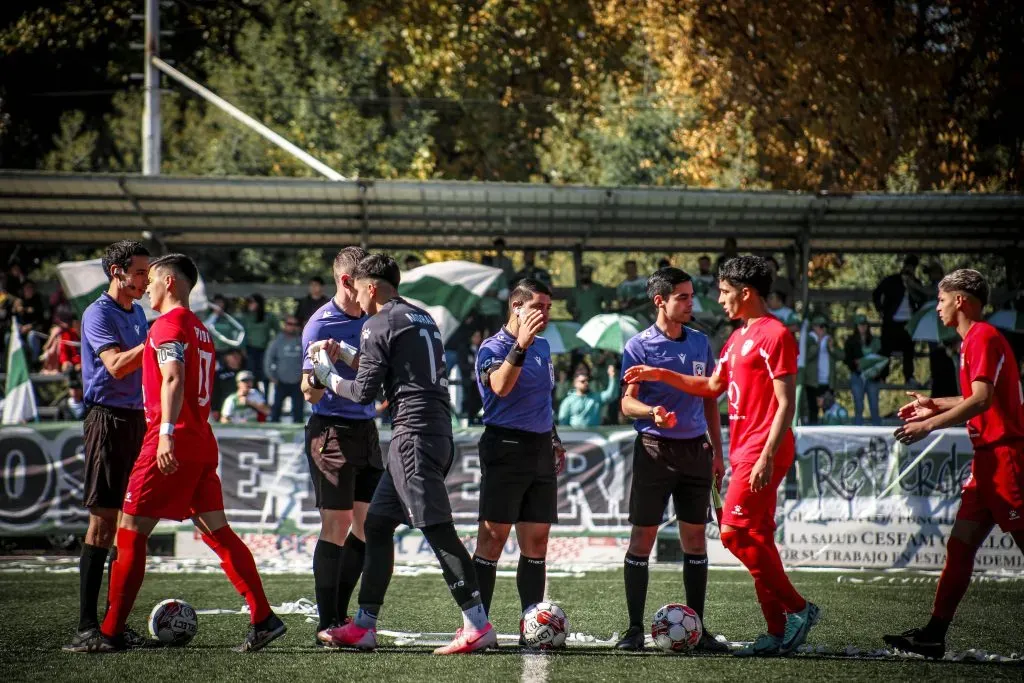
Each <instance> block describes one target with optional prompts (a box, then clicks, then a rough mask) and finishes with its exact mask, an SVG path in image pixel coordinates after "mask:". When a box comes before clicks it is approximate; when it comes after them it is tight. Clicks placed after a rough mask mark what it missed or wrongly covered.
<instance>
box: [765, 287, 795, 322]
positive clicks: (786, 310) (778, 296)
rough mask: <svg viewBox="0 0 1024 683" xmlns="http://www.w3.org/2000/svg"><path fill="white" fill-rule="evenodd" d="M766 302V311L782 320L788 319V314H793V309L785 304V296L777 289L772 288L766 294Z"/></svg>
mask: <svg viewBox="0 0 1024 683" xmlns="http://www.w3.org/2000/svg"><path fill="white" fill-rule="evenodd" d="M765 303H767V304H768V312H769V313H771V314H772V315H774V316H775V317H776V318H778V319H779V320H781V321H782V322H786V321H787V320H789V316H791V315H793V313H794V311H793V309H792V308H790V307H789V306H787V305H786V298H785V296H784V295H783V294H782V292H779V291H777V290H774V289H773V290H772V291H771V292H770V293H769V294H768V299H767V300H766V301H765Z"/></svg>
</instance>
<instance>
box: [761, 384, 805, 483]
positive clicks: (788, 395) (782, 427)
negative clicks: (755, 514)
mask: <svg viewBox="0 0 1024 683" xmlns="http://www.w3.org/2000/svg"><path fill="white" fill-rule="evenodd" d="M772 391H773V392H774V393H775V401H776V403H778V407H777V408H776V410H775V417H774V418H772V426H771V429H770V430H769V431H768V440H767V441H766V442H765V444H764V449H763V450H762V451H761V455H760V457H758V459H757V462H755V463H754V467H753V468H751V471H750V490H751V491H758V490H760V489H763V488H764V487H766V486H768V484H769V483H770V482H771V479H772V469H773V468H774V465H775V454H776V453H777V452H778V451H779V446H781V445H782V438H783V436H784V435H785V434H786V430H788V429H789V426H790V424H792V422H793V413H794V412H795V411H796V375H795V374H794V375H783V376H782V377H775V378H774V379H772Z"/></svg>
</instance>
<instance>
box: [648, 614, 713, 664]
mask: <svg viewBox="0 0 1024 683" xmlns="http://www.w3.org/2000/svg"><path fill="white" fill-rule="evenodd" d="M703 633H704V627H703V625H702V624H701V623H700V617H699V616H697V613H696V612H694V611H693V609H692V608H690V607H687V606H686V605H679V604H676V603H671V604H668V605H665V606H664V607H662V608H661V609H659V610H658V611H657V612H655V613H654V623H652V624H651V637H652V638H653V639H654V643H655V645H657V646H658V647H660V648H661V649H662V650H665V651H666V652H689V651H690V650H692V649H693V648H694V647H695V646H696V645H697V643H699V642H700V637H701V635H702V634H703Z"/></svg>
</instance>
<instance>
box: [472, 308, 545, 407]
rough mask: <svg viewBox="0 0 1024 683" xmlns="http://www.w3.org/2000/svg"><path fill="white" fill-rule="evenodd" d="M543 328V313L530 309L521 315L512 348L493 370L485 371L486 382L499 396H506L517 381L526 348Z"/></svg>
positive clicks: (524, 359)
mask: <svg viewBox="0 0 1024 683" xmlns="http://www.w3.org/2000/svg"><path fill="white" fill-rule="evenodd" d="M542 329H544V314H543V313H541V312H540V311H531V312H530V313H528V314H526V315H525V316H523V317H522V319H521V322H520V323H519V335H518V336H517V337H516V343H515V345H514V346H513V347H512V350H511V351H509V352H508V355H507V356H505V360H504V362H502V363H501V364H499V365H497V366H496V367H495V366H492V367H494V371H493V372H488V373H487V376H486V377H487V383H488V385H489V386H490V387H491V391H493V392H494V393H495V394H497V395H498V396H499V397H500V398H504V397H506V396H508V395H509V394H510V393H511V392H512V390H513V389H515V386H516V382H518V381H519V374H520V372H522V369H523V363H524V362H525V361H526V350H527V349H528V348H529V347H530V344H532V343H533V340H534V339H535V338H536V337H537V335H538V334H539V333H540V331H541V330H542Z"/></svg>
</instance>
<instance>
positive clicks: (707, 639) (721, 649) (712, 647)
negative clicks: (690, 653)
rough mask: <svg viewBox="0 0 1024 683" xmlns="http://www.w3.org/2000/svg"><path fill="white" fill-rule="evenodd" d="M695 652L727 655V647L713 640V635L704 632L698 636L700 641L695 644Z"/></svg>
mask: <svg viewBox="0 0 1024 683" xmlns="http://www.w3.org/2000/svg"><path fill="white" fill-rule="evenodd" d="M694 650H695V651H697V652H708V653H711V654H722V655H724V654H728V653H729V646H728V645H726V644H725V643H723V642H720V641H719V640H717V639H715V635H714V634H713V633H711V632H709V631H704V633H702V634H701V636H700V641H698V643H697V647H695V648H694Z"/></svg>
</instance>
